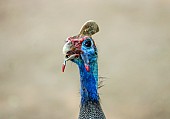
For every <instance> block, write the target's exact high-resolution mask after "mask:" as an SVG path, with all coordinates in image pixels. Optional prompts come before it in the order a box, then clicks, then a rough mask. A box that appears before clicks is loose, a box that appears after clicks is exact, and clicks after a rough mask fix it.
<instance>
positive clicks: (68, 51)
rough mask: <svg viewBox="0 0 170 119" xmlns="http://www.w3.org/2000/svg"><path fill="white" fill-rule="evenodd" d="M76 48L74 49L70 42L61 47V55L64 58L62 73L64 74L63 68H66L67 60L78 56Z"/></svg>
mask: <svg viewBox="0 0 170 119" xmlns="http://www.w3.org/2000/svg"><path fill="white" fill-rule="evenodd" d="M75 49H76V48H75V47H74V45H73V44H72V42H71V41H67V42H66V44H65V45H64V46H63V54H64V55H65V58H64V63H63V66H62V71H63V72H64V70H65V67H66V61H68V60H72V59H74V58H76V57H78V56H79V55H80V54H78V52H76V50H75Z"/></svg>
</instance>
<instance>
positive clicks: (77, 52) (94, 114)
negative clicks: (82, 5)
mask: <svg viewBox="0 0 170 119" xmlns="http://www.w3.org/2000/svg"><path fill="white" fill-rule="evenodd" d="M98 31H99V27H98V25H97V24H96V23H95V22H94V21H88V22H86V23H85V24H84V25H83V26H82V28H81V30H80V33H79V34H78V35H76V36H72V37H68V38H67V40H66V43H65V45H64V47H63V53H64V55H65V59H64V63H63V66H62V71H63V72H64V69H65V66H66V62H67V61H72V62H74V63H76V64H77V65H78V67H79V72H80V84H81V86H80V94H81V106H80V113H79V119H105V116H104V113H103V111H102V108H101V106H100V103H99V95H98V63H97V58H98V57H97V48H96V45H95V42H94V40H93V39H92V35H93V34H95V33H96V32H98Z"/></svg>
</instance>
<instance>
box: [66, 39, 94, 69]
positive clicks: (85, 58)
mask: <svg viewBox="0 0 170 119" xmlns="http://www.w3.org/2000/svg"><path fill="white" fill-rule="evenodd" d="M63 53H64V54H65V61H68V60H71V61H72V62H74V63H76V64H77V65H78V66H81V65H84V68H85V69H86V71H88V72H89V71H90V69H91V68H92V67H93V65H92V64H93V63H94V62H96V60H97V48H96V46H95V43H94V41H93V39H92V37H89V36H82V37H77V36H74V37H69V38H68V39H67V40H66V44H65V45H64V47H63ZM63 71H64V69H63Z"/></svg>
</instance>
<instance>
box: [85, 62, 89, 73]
mask: <svg viewBox="0 0 170 119" xmlns="http://www.w3.org/2000/svg"><path fill="white" fill-rule="evenodd" d="M85 68H86V71H88V72H89V71H90V66H89V65H87V64H85Z"/></svg>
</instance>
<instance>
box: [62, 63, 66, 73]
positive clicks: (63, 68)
mask: <svg viewBox="0 0 170 119" xmlns="http://www.w3.org/2000/svg"><path fill="white" fill-rule="evenodd" d="M65 67H66V65H64V64H63V65H62V72H64V70H65Z"/></svg>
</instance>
